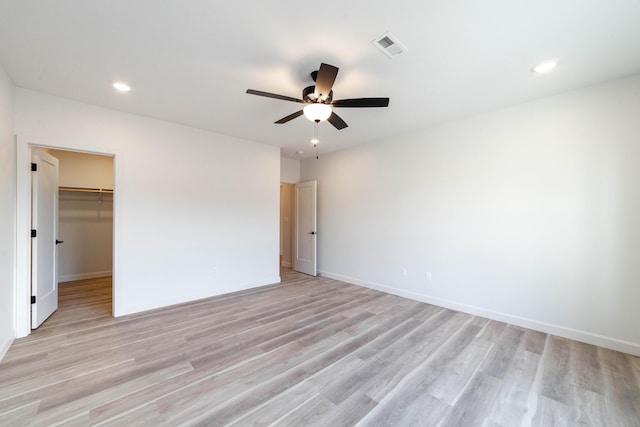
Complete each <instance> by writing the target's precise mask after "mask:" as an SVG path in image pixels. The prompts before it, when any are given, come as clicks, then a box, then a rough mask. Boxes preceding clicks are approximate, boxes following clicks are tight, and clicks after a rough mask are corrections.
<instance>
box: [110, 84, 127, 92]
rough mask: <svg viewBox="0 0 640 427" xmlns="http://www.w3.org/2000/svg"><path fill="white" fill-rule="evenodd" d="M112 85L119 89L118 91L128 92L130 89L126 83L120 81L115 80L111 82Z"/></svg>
mask: <svg viewBox="0 0 640 427" xmlns="http://www.w3.org/2000/svg"><path fill="white" fill-rule="evenodd" d="M113 87H114V88H116V89H117V90H119V91H120V92H129V91H130V90H131V88H130V87H129V85H128V84H126V83H122V82H115V83H114V84H113Z"/></svg>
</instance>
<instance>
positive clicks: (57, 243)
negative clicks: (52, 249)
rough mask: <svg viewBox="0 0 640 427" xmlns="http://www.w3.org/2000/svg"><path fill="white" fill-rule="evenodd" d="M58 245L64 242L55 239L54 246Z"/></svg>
mask: <svg viewBox="0 0 640 427" xmlns="http://www.w3.org/2000/svg"><path fill="white" fill-rule="evenodd" d="M60 243H64V240H58V239H56V245H59V244H60Z"/></svg>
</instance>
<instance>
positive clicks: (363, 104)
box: [331, 98, 389, 108]
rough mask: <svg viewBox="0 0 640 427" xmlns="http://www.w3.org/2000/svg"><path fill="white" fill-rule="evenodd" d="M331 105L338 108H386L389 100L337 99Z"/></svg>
mask: <svg viewBox="0 0 640 427" xmlns="http://www.w3.org/2000/svg"><path fill="white" fill-rule="evenodd" d="M331 105H332V106H333V107H338V108H367V107H388V106H389V98H353V99H338V100H337V101H333V102H332V103H331Z"/></svg>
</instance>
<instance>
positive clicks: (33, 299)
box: [31, 295, 36, 304]
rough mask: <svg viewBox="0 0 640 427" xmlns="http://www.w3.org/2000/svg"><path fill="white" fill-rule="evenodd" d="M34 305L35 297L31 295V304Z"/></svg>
mask: <svg viewBox="0 0 640 427" xmlns="http://www.w3.org/2000/svg"><path fill="white" fill-rule="evenodd" d="M35 303H36V296H35V295H31V304H35Z"/></svg>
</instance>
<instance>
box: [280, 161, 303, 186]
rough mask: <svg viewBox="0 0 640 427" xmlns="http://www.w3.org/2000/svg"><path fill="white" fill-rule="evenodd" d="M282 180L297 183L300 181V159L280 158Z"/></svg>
mask: <svg viewBox="0 0 640 427" xmlns="http://www.w3.org/2000/svg"><path fill="white" fill-rule="evenodd" d="M280 181H282V182H286V183H289V184H297V183H298V182H300V160H296V159H287V158H286V157H283V158H281V159H280Z"/></svg>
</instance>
